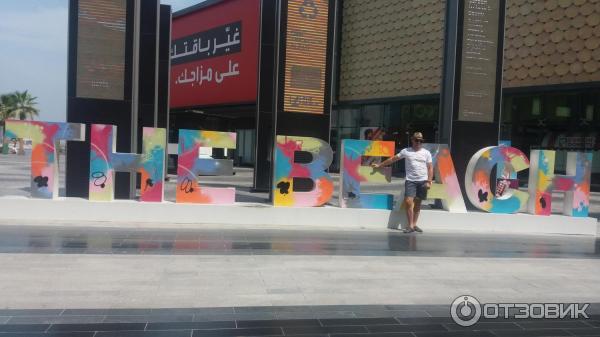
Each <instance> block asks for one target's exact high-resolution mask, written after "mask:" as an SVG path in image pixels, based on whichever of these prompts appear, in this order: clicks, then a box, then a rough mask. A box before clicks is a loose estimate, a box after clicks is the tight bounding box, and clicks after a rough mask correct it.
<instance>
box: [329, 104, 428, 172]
mask: <svg viewBox="0 0 600 337" xmlns="http://www.w3.org/2000/svg"><path fill="white" fill-rule="evenodd" d="M438 116H439V100H437V99H430V100H420V101H403V102H391V103H385V104H362V105H360V104H356V105H340V106H338V107H337V108H334V110H333V112H332V121H331V146H332V148H333V149H334V151H336V154H339V152H340V146H341V140H342V139H350V138H352V139H365V135H364V128H382V129H383V130H384V134H383V140H390V141H395V142H396V148H397V149H401V148H402V147H406V146H407V144H408V135H410V134H411V133H412V132H415V131H420V132H422V133H423V134H424V135H425V138H426V140H427V141H432V142H433V141H435V138H436V131H437V124H438ZM338 157H339V156H338V155H336V156H334V163H333V167H332V168H333V169H334V170H337V169H339V158H338ZM401 171H402V168H401V167H400V166H399V165H396V167H395V169H394V172H395V173H400V172H401Z"/></svg>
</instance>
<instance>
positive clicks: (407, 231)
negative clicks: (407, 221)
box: [402, 227, 415, 234]
mask: <svg viewBox="0 0 600 337" xmlns="http://www.w3.org/2000/svg"><path fill="white" fill-rule="evenodd" d="M414 231H415V230H414V229H413V228H410V227H408V228H405V229H404V230H403V231H402V232H403V233H406V234H408V233H414Z"/></svg>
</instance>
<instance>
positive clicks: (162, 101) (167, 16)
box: [156, 5, 172, 130]
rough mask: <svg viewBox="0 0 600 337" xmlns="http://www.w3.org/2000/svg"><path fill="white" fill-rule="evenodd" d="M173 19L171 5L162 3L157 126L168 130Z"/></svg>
mask: <svg viewBox="0 0 600 337" xmlns="http://www.w3.org/2000/svg"><path fill="white" fill-rule="evenodd" d="M171 19H172V13H171V6H169V5H160V17H159V20H160V21H159V32H158V34H159V39H158V41H159V44H158V107H157V114H158V115H157V117H156V126H157V127H159V128H165V129H167V130H168V129H169V77H170V74H171V55H170V49H171Z"/></svg>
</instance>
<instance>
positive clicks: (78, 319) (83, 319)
mask: <svg viewBox="0 0 600 337" xmlns="http://www.w3.org/2000/svg"><path fill="white" fill-rule="evenodd" d="M103 320H104V316H13V317H11V318H10V320H9V321H8V322H6V323H7V324H91V323H102V321H103Z"/></svg>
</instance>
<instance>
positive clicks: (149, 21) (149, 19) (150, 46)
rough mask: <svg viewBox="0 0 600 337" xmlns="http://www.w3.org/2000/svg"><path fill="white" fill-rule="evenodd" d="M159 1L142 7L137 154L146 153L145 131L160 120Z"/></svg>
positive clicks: (145, 3)
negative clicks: (143, 134) (143, 131)
mask: <svg viewBox="0 0 600 337" xmlns="http://www.w3.org/2000/svg"><path fill="white" fill-rule="evenodd" d="M159 8H160V2H159V0H143V1H142V2H141V7H140V37H139V86H138V102H139V105H138V120H137V121H138V123H137V132H136V133H137V135H136V136H137V152H138V153H140V152H141V151H142V128H143V127H156V124H157V116H158V113H157V111H158V48H159V41H158V39H159V18H160V9H159Z"/></svg>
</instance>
